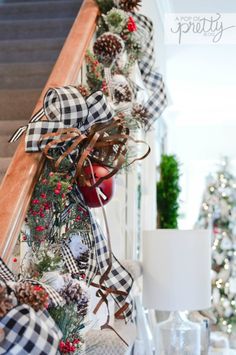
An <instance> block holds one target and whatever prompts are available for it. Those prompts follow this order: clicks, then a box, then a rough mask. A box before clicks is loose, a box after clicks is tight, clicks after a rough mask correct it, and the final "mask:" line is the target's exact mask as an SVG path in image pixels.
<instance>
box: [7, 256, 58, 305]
mask: <svg viewBox="0 0 236 355" xmlns="http://www.w3.org/2000/svg"><path fill="white" fill-rule="evenodd" d="M0 279H2V280H3V281H4V282H5V283H6V284H7V283H8V282H13V283H17V282H20V283H24V282H29V283H31V284H33V285H40V286H42V287H43V288H44V289H45V291H46V292H47V294H48V296H49V298H50V300H51V301H52V303H53V304H54V306H63V304H64V303H65V301H64V300H63V298H62V297H61V296H60V295H59V293H58V292H57V291H56V290H54V288H52V287H51V286H49V285H46V284H45V283H43V282H40V281H37V280H34V279H23V278H19V279H18V280H17V279H16V277H15V275H14V274H13V273H12V272H11V270H10V269H9V268H8V266H7V265H6V264H5V262H4V261H3V260H2V258H1V257H0Z"/></svg>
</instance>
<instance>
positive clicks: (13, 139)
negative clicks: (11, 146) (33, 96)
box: [8, 108, 44, 143]
mask: <svg viewBox="0 0 236 355" xmlns="http://www.w3.org/2000/svg"><path fill="white" fill-rule="evenodd" d="M43 116H44V109H43V108H41V109H40V110H39V111H38V112H37V113H36V114H35V115H34V116H33V117H32V118H31V120H30V121H29V123H32V122H37V121H39V120H40V119H41V118H42V117H43ZM27 129H28V125H26V126H22V127H20V128H18V129H17V130H16V131H15V132H14V133H13V135H12V136H11V138H10V139H9V140H8V142H9V143H13V142H16V141H17V140H18V139H19V138H20V137H21V136H22V134H23V133H24V132H25V131H27Z"/></svg>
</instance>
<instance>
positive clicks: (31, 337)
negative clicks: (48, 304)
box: [0, 304, 62, 355]
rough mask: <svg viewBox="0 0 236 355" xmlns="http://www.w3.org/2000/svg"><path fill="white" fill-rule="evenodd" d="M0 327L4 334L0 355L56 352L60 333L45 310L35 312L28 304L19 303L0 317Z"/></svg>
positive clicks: (51, 354)
mask: <svg viewBox="0 0 236 355" xmlns="http://www.w3.org/2000/svg"><path fill="white" fill-rule="evenodd" d="M0 327H1V328H3V330H4V335H5V336H4V339H3V340H2V341H1V343H0V354H1V355H16V354H20V355H26V354H34V355H49V354H50V355H56V354H58V347H59V342H60V340H61V338H62V333H61V331H60V330H59V328H58V327H57V325H56V324H55V322H54V320H53V319H52V318H51V317H50V315H49V314H48V312H47V311H44V312H42V311H38V312H35V311H34V310H33V308H31V307H29V306H28V305H25V304H24V305H19V306H17V307H14V308H13V309H11V310H10V311H9V312H8V313H7V314H6V315H5V316H4V317H3V318H2V319H0Z"/></svg>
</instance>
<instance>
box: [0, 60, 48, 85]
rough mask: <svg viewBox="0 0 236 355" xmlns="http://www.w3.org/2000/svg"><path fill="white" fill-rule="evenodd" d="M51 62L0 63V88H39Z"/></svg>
mask: <svg viewBox="0 0 236 355" xmlns="http://www.w3.org/2000/svg"><path fill="white" fill-rule="evenodd" d="M53 65H54V63H53V62H33V63H0V78H1V81H0V89H21V88H28V89H30V88H41V87H43V86H44V84H45V82H46V80H47V78H48V76H49V74H50V72H51V70H52V67H53Z"/></svg>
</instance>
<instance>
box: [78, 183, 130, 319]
mask: <svg viewBox="0 0 236 355" xmlns="http://www.w3.org/2000/svg"><path fill="white" fill-rule="evenodd" d="M72 194H73V198H74V200H75V201H77V202H79V204H80V205H82V206H83V208H84V209H85V210H86V211H87V212H88V213H89V217H90V223H91V229H92V235H90V238H91V240H90V248H91V249H90V250H91V253H90V258H89V265H88V268H87V270H85V274H86V280H87V282H88V283H89V284H90V283H91V282H92V281H93V279H94V278H95V276H96V275H97V274H99V275H100V276H101V278H102V276H103V275H104V274H105V273H106V271H107V269H108V268H109V273H108V274H107V278H106V279H105V280H104V281H103V284H100V285H98V286H100V288H101V290H102V291H104V292H106V291H107V290H109V293H110V294H111V296H112V297H113V299H114V301H115V302H116V305H117V308H118V311H117V314H119V315H120V316H121V317H122V318H124V319H125V321H128V320H129V319H131V317H132V310H133V303H132V299H131V296H130V291H131V288H132V285H133V278H132V276H131V275H130V273H129V272H128V271H127V270H126V269H125V268H124V267H123V266H122V265H121V264H120V262H119V261H118V260H117V259H116V258H115V256H114V255H113V253H111V255H110V251H109V247H108V242H107V240H106V238H105V236H104V233H103V231H102V229H101V227H100V225H99V224H98V222H97V220H96V219H95V217H94V215H93V213H92V211H91V210H90V209H89V208H88V207H87V206H86V204H85V203H84V202H83V197H82V194H81V192H80V191H79V189H78V187H77V186H76V187H75V190H74V192H72ZM110 256H111V260H110ZM110 262H111V263H110Z"/></svg>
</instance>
